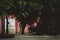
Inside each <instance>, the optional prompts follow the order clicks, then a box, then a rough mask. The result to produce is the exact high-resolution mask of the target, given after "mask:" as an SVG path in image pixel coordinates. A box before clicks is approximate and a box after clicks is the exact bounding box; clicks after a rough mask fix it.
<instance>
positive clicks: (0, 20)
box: [0, 19, 2, 33]
mask: <svg viewBox="0 0 60 40" xmlns="http://www.w3.org/2000/svg"><path fill="white" fill-rule="evenodd" d="M0 33H2V19H0Z"/></svg>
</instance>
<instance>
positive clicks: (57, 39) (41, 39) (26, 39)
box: [0, 35, 60, 40]
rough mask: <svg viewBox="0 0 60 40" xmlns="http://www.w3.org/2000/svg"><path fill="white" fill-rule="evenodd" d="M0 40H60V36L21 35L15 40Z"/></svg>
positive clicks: (8, 39) (3, 39)
mask: <svg viewBox="0 0 60 40" xmlns="http://www.w3.org/2000/svg"><path fill="white" fill-rule="evenodd" d="M0 40H60V35H57V36H46V35H39V36H38V35H19V36H15V37H14V38H8V37H7V38H0Z"/></svg>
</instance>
